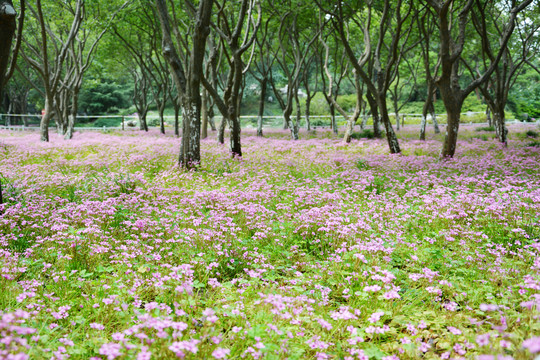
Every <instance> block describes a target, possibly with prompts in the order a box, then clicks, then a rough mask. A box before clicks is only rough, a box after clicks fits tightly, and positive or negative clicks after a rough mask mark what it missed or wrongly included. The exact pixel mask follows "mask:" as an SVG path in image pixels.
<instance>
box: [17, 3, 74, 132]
mask: <svg viewBox="0 0 540 360" xmlns="http://www.w3.org/2000/svg"><path fill="white" fill-rule="evenodd" d="M54 5H57V6H58V7H59V8H56V9H55V10H54V11H55V12H56V14H58V13H59V12H61V11H63V12H64V13H63V15H64V16H65V15H66V14H69V15H70V16H71V17H72V18H71V25H68V26H65V24H62V25H64V26H60V27H57V28H56V29H55V28H53V27H51V26H50V22H51V21H52V20H51V17H52V16H48V15H50V14H44V9H43V7H42V5H41V0H36V4H35V6H34V5H30V4H28V8H29V10H30V12H31V14H32V17H33V19H34V23H33V24H32V25H33V27H32V29H31V30H32V31H31V33H30V34H31V35H29V34H28V33H27V36H26V37H25V38H24V44H25V47H24V48H23V51H22V52H21V54H22V56H23V58H24V60H25V61H26V62H27V63H28V64H29V65H30V66H31V67H32V68H33V69H34V70H35V71H36V72H37V73H38V74H39V77H40V78H41V83H42V85H43V87H42V88H40V87H38V86H34V88H35V89H37V90H38V91H39V92H40V93H41V94H42V95H43V96H44V97H45V113H44V114H43V117H42V119H41V124H40V134H41V140H42V141H49V122H50V120H51V118H52V115H53V112H54V110H55V99H56V98H57V96H58V91H59V89H60V86H61V81H62V77H63V71H64V62H65V60H66V57H67V56H68V52H69V49H70V47H71V46H72V44H73V41H74V40H75V37H76V35H77V33H78V32H79V29H80V27H81V23H82V21H83V18H84V15H83V6H84V1H83V0H77V2H76V3H75V8H72V7H71V6H69V4H65V3H63V2H55V3H54ZM50 9H51V8H49V10H50ZM64 21H65V20H64ZM54 30H57V33H55V31H54ZM29 81H31V80H29Z"/></svg>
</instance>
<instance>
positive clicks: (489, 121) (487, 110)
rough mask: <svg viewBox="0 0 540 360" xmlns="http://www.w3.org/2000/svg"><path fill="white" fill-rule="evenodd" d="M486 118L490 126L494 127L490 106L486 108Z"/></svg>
mask: <svg viewBox="0 0 540 360" xmlns="http://www.w3.org/2000/svg"><path fill="white" fill-rule="evenodd" d="M486 118H487V123H488V126H493V121H491V110H490V109H489V106H488V107H487V108H486Z"/></svg>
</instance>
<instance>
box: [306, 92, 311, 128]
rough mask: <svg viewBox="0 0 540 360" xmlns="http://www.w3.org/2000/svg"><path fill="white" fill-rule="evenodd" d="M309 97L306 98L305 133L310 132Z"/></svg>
mask: <svg viewBox="0 0 540 360" xmlns="http://www.w3.org/2000/svg"><path fill="white" fill-rule="evenodd" d="M311 99H312V98H311V97H310V96H308V97H307V98H306V129H307V131H310V130H311V119H310V115H311Z"/></svg>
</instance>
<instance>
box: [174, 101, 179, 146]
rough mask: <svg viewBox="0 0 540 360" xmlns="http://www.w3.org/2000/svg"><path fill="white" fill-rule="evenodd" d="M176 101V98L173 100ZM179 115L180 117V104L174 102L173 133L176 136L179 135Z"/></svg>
mask: <svg viewBox="0 0 540 360" xmlns="http://www.w3.org/2000/svg"><path fill="white" fill-rule="evenodd" d="M176 101H177V100H175V102H176ZM179 117H180V106H179V105H178V104H175V105H174V135H175V136H176V137H179V136H180V129H179V125H180V124H179Z"/></svg>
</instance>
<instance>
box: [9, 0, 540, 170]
mask: <svg viewBox="0 0 540 360" xmlns="http://www.w3.org/2000/svg"><path fill="white" fill-rule="evenodd" d="M539 9H540V6H539V4H538V2H537V1H535V0H523V1H516V0H502V1H490V0H487V1H486V0H394V1H391V0H362V1H360V0H355V1H346V2H340V1H338V2H336V1H330V0H314V1H298V0H235V1H232V0H221V1H218V0H199V1H190V0H178V1H175V0H127V1H124V0H108V1H103V0H95V1H88V0H86V1H85V0H69V1H64V0H51V1H47V2H46V3H43V4H42V2H41V0H26V1H22V0H21V1H20V2H15V4H13V3H12V1H11V0H0V28H1V30H2V34H6V36H4V35H3V36H2V38H1V39H0V91H1V90H2V88H4V87H5V86H4V85H5V84H6V82H7V79H8V78H9V77H11V76H12V75H13V74H14V71H15V75H13V81H12V85H11V83H10V85H8V86H7V89H8V91H5V93H6V94H7V95H6V96H7V97H8V98H9V100H10V101H11V103H13V104H17V103H26V102H27V98H28V93H29V91H31V90H32V91H34V92H37V93H38V94H40V96H41V98H42V99H43V108H44V114H43V117H42V119H41V139H42V140H44V141H48V138H49V137H48V129H49V123H50V121H51V120H53V119H54V121H55V123H56V127H57V129H58V131H59V132H60V133H62V134H64V135H65V138H66V139H69V138H71V137H72V136H73V127H74V125H75V123H76V122H77V115H78V113H79V112H80V108H79V105H80V102H81V89H83V87H84V86H83V84H84V81H85V79H94V80H95V79H98V80H100V81H101V82H102V83H104V84H107V83H115V84H117V83H130V84H132V85H131V101H132V103H133V105H134V107H135V108H136V110H137V114H138V116H139V123H140V127H141V130H144V131H147V130H148V123H147V114H148V111H149V108H150V106H151V105H152V104H153V105H154V106H156V108H157V110H158V114H159V124H160V130H161V132H162V133H165V131H166V128H165V121H164V111H165V108H166V106H167V105H168V104H172V105H173V107H174V109H175V114H176V116H175V133H176V135H180V134H181V135H182V142H181V151H180V156H179V163H180V164H181V165H182V166H184V167H186V168H190V167H192V166H195V165H196V164H198V163H199V162H200V160H201V159H200V140H201V138H205V137H206V136H208V127H210V128H211V129H212V130H215V131H216V132H217V138H218V140H219V142H221V143H224V140H225V139H224V137H225V129H226V128H227V126H228V128H229V133H230V151H231V154H232V156H242V146H241V136H240V135H241V127H240V118H239V116H240V111H241V107H242V100H243V99H245V97H246V93H248V92H250V91H251V90H250V89H252V88H253V86H254V87H255V88H256V89H257V91H256V92H253V93H254V94H256V96H259V106H258V109H257V112H258V121H257V135H258V136H263V127H262V124H263V121H262V117H263V115H264V114H265V106H266V105H265V104H266V103H267V99H268V98H269V97H272V98H273V99H275V101H276V102H277V104H278V105H279V107H280V109H281V111H282V113H283V119H284V120H283V127H284V128H285V129H289V130H290V133H291V139H293V140H296V139H298V138H299V127H300V119H301V118H302V117H304V118H305V119H306V126H307V128H308V130H309V129H310V128H311V122H310V113H311V106H312V99H313V98H314V96H315V94H316V93H322V94H323V95H324V99H325V101H326V102H327V104H328V112H329V114H330V115H331V118H332V128H333V130H334V131H335V132H336V133H337V122H336V120H335V114H336V112H337V113H339V114H341V115H343V116H344V118H345V119H346V122H347V123H346V131H345V134H344V141H347V142H349V141H350V140H351V135H352V132H353V129H354V125H355V124H357V123H359V124H360V126H361V127H364V126H365V125H366V121H367V118H368V115H369V116H371V118H372V119H373V131H374V134H375V136H376V137H382V136H385V137H386V139H387V142H388V147H389V151H390V153H400V151H401V149H400V145H399V141H398V138H397V136H396V132H395V129H394V124H393V123H392V118H391V117H390V113H392V112H393V113H395V126H396V128H397V130H399V129H400V116H399V113H400V111H401V109H402V107H403V106H404V105H405V104H406V103H407V102H409V101H412V99H416V100H418V99H422V101H423V107H422V123H421V126H420V134H419V138H420V139H421V140H424V139H425V131H426V124H427V122H428V120H429V119H431V120H432V121H433V123H434V127H435V131H439V128H438V124H437V122H436V116H435V102H436V101H438V100H441V101H442V103H443V104H444V108H445V110H446V115H447V117H446V119H447V120H446V121H447V126H446V135H445V140H444V144H443V148H442V150H441V157H442V158H447V157H453V156H454V154H455V151H456V144H457V138H458V132H459V124H460V114H461V112H462V107H463V104H464V102H465V99H466V98H467V97H468V96H469V95H470V94H471V93H474V94H476V95H477V96H478V97H481V98H482V100H483V101H484V102H485V103H486V105H487V108H488V110H489V119H490V121H491V122H492V124H493V126H494V127H495V129H496V133H497V137H498V139H499V141H500V142H501V143H503V144H506V143H507V129H506V126H505V109H507V108H508V105H509V104H510V105H511V106H513V107H514V108H516V109H518V108H519V109H530V110H532V111H535V106H536V105H534V104H535V103H534V101H536V100H534V99H533V100H531V102H528V101H527V99H526V96H525V95H523V94H518V95H517V96H516V97H515V98H513V99H512V100H511V101H510V100H509V97H510V94H511V91H512V89H513V87H514V86H516V87H518V88H520V89H523V88H524V87H525V88H526V87H527V86H528V84H527V83H523V79H524V77H525V76H529V78H531V79H534V78H535V77H536V79H538V75H539V73H540V72H539V68H540V63H539V61H538V53H539V51H540V41H539V37H540V35H539V27H540V10H539ZM17 17H18V19H19V20H18V23H19V25H18V28H17ZM17 31H18V32H17ZM10 49H11V52H10ZM10 53H11V55H10ZM17 54H18V57H17ZM10 64H11V65H10ZM111 79H115V81H112V82H111ZM98 82H99V81H98ZM248 84H249V85H250V86H248ZM94 85H95V84H94ZM251 85H253V86H251ZM531 86H532V87H533V88H534V89H533V90H534V91H537V90H540V89H537V88H538V86H536V87H534V84H531ZM111 91H113V90H111ZM300 92H302V95H303V96H304V100H302V101H301V100H300V96H299V94H300ZM345 93H347V94H354V95H355V96H354V102H355V105H354V106H351V108H344V107H343V106H342V105H341V104H340V102H339V101H338V95H340V94H345ZM83 98H84V96H83ZM110 99H113V98H112V97H111V98H109V100H110ZM105 101H106V99H105V98H104V99H103V100H102V102H103V103H104V102H105ZM98 102H99V101H98ZM118 103H120V100H118ZM531 103H532V104H533V105H531ZM13 106H15V105H13ZM528 106H529V107H528ZM85 107H86V108H88V107H89V105H88V104H87V105H85ZM94 108H96V109H97V108H99V106H97V105H94ZM218 113H219V114H220V115H221V117H222V120H221V122H220V123H219V124H216V122H215V121H214V117H215V115H216V114H218ZM180 114H181V116H180ZM180 119H181V120H180ZM382 130H384V131H382Z"/></svg>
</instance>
